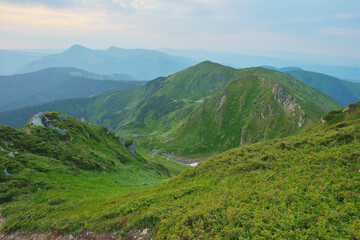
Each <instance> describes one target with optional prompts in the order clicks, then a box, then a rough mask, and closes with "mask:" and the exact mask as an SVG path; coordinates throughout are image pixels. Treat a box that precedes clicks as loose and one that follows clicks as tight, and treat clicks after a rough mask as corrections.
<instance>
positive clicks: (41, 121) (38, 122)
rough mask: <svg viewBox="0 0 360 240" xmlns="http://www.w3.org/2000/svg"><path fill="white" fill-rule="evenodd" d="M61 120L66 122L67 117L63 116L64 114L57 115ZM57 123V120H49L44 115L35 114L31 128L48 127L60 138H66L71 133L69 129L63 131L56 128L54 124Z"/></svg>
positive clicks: (31, 120)
mask: <svg viewBox="0 0 360 240" xmlns="http://www.w3.org/2000/svg"><path fill="white" fill-rule="evenodd" d="M57 116H58V117H59V118H60V119H61V120H66V119H67V117H66V116H64V115H62V114H58V115H57ZM55 121H56V119H53V120H51V119H49V118H47V117H46V116H45V115H44V113H38V114H35V115H34V117H32V118H31V119H30V121H29V124H28V125H29V126H30V127H33V126H39V127H47V128H50V129H52V130H55V131H56V132H57V133H58V134H59V136H61V137H64V136H66V135H67V134H68V133H69V129H61V128H59V127H55V126H54V125H53V124H54V122H55Z"/></svg>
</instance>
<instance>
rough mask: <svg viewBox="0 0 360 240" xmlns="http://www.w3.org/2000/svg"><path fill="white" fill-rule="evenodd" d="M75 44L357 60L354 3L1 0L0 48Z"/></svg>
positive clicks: (358, 16)
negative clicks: (279, 52) (343, 57)
mask: <svg viewBox="0 0 360 240" xmlns="http://www.w3.org/2000/svg"><path fill="white" fill-rule="evenodd" d="M75 43H77V44H81V45H84V46H86V47H90V48H99V49H105V48H107V47H109V46H112V45H113V46H117V47H123V48H150V49H159V48H176V49H198V48H201V49H207V50H215V51H235V52H242V51H243V50H246V51H255V50H256V51H290V52H302V53H313V54H323V55H331V56H347V57H355V58H360V0H0V49H8V48H9V49H13V48H21V49H25V48H67V47H70V46H71V45H73V44H75Z"/></svg>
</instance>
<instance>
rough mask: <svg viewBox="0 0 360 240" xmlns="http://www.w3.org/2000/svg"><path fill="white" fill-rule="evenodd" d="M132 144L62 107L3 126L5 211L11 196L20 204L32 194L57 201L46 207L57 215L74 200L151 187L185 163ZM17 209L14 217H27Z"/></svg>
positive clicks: (0, 154)
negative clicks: (16, 125)
mask: <svg viewBox="0 0 360 240" xmlns="http://www.w3.org/2000/svg"><path fill="white" fill-rule="evenodd" d="M123 144H124V145H123ZM125 145H126V146H127V147H126V146H125ZM132 147H133V146H132V144H131V142H129V143H124V142H123V140H122V139H120V138H119V137H116V136H115V135H114V134H113V133H112V132H111V131H109V130H108V129H107V128H105V127H102V126H90V125H89V124H87V123H84V122H81V121H80V120H77V119H74V118H72V117H68V116H65V115H62V114H60V113H43V114H38V115H36V116H35V117H34V118H32V119H31V120H30V121H29V122H28V124H27V125H26V126H25V128H24V129H22V130H17V129H13V128H11V127H6V126H0V171H1V172H0V208H1V212H2V213H3V214H6V212H7V211H8V210H10V209H8V210H6V208H7V205H6V204H4V203H6V202H12V203H13V204H14V205H13V206H18V207H19V208H21V206H23V207H25V205H26V204H27V203H26V202H28V200H30V199H31V200H30V201H33V204H35V205H36V204H38V203H41V202H42V203H44V204H45V205H47V206H53V207H54V208H53V210H54V212H53V213H51V211H50V212H49V211H45V212H43V213H46V215H48V216H50V215H52V216H53V217H54V219H56V216H57V215H58V212H57V211H56V209H59V208H61V209H62V210H64V211H66V209H68V210H70V211H71V209H73V207H74V205H76V206H83V205H85V204H90V203H91V204H95V203H96V202H97V201H99V199H106V198H107V199H111V198H113V197H119V196H121V195H123V194H126V193H129V192H133V191H135V190H139V189H144V188H148V187H149V186H151V185H153V184H155V183H159V182H160V181H163V180H165V179H168V178H169V177H171V176H174V175H176V174H178V173H179V172H180V171H181V170H183V169H185V168H186V167H185V166H182V165H179V164H176V163H172V162H168V161H166V160H162V159H160V158H148V159H147V160H145V159H144V158H143V157H142V156H140V155H139V154H138V153H136V152H134V149H133V148H132ZM1 204H3V205H1ZM3 207H4V208H3ZM10 208H11V205H10ZM18 213H19V215H18V216H13V217H15V218H18V217H19V218H26V214H22V211H19V212H18ZM40 215H43V214H40ZM11 218H12V217H9V218H8V219H9V223H10V222H11ZM62 218H63V219H66V218H67V216H62ZM69 224H70V222H69ZM12 227H15V225H13V226H12ZM28 227H29V229H31V224H30V225H28Z"/></svg>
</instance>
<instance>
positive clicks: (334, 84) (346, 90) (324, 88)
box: [287, 71, 360, 106]
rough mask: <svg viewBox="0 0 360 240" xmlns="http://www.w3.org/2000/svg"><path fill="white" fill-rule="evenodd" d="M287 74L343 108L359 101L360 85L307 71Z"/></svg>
mask: <svg viewBox="0 0 360 240" xmlns="http://www.w3.org/2000/svg"><path fill="white" fill-rule="evenodd" d="M287 74H289V75H290V76H293V77H295V78H296V79H299V80H300V81H302V82H304V83H306V84H308V85H310V86H312V87H314V88H316V89H318V90H319V91H321V92H323V93H325V94H327V95H328V96H329V97H331V98H332V99H334V100H335V101H337V102H338V103H340V104H341V105H343V106H346V105H349V104H351V103H355V102H357V101H359V100H360V83H352V82H347V81H344V80H341V79H338V78H335V77H332V76H329V75H325V74H321V73H316V72H309V71H289V72H287Z"/></svg>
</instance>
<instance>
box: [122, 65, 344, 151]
mask: <svg viewBox="0 0 360 240" xmlns="http://www.w3.org/2000/svg"><path fill="white" fill-rule="evenodd" d="M203 64H204V65H209V63H203ZM202 67H203V66H202ZM232 70H233V71H232V72H230V74H231V77H230V78H227V79H230V81H229V82H228V83H227V84H226V85H225V87H223V88H222V87H219V88H218V89H219V90H218V91H214V92H212V94H213V95H212V96H211V97H210V98H209V99H207V100H206V101H204V102H203V103H201V104H198V107H197V108H196V107H193V108H194V110H193V111H192V112H191V113H190V114H189V115H188V118H187V119H186V118H185V121H184V122H180V125H179V124H178V126H177V127H175V130H174V128H170V130H169V131H168V132H167V134H165V135H166V137H161V136H160V137H152V138H151V139H150V141H147V140H144V142H143V144H144V145H147V147H148V148H149V149H154V148H156V149H164V152H167V153H175V155H180V156H182V157H184V156H187V157H191V158H193V157H204V156H209V154H214V153H219V152H222V151H224V150H227V149H230V148H234V147H238V146H240V145H244V144H248V143H254V142H258V141H260V140H263V139H273V138H276V137H285V136H290V135H294V134H297V133H299V132H300V131H301V130H302V129H304V128H306V127H307V126H310V125H312V124H313V123H315V122H317V121H319V119H320V118H321V116H322V115H323V114H324V113H325V112H327V111H330V110H332V109H336V108H338V107H340V105H339V104H337V103H336V102H335V101H333V100H332V99H330V98H329V97H328V96H326V95H325V94H322V93H320V92H319V91H317V90H316V89H314V88H312V87H310V86H308V85H306V84H304V83H302V82H301V81H298V80H296V79H294V78H292V77H289V76H288V75H286V74H283V73H280V72H277V71H272V70H268V69H263V68H250V69H242V70H234V69H232ZM230 74H229V75H230ZM182 79H184V80H185V79H189V77H187V78H182ZM168 80H169V81H170V78H169V79H168ZM179 82H180V81H179ZM222 84H224V83H222V82H220V84H219V85H222ZM162 89H163V88H162ZM162 89H161V90H162ZM178 89H179V88H178ZM195 89H196V88H195ZM220 89H221V90H220ZM159 92H161V91H159ZM180 92H181V91H180ZM184 92H186V93H185V94H187V95H188V98H190V97H191V95H190V94H191V93H189V91H184ZM174 95H175V94H169V96H174ZM203 96H205V97H206V95H205V94H203ZM196 98H198V96H197V97H195V99H196ZM187 104H188V105H189V103H187ZM176 113H177V112H176ZM173 115H174V114H168V116H166V115H165V116H162V118H163V119H164V120H163V121H165V122H166V121H167V122H170V123H172V121H171V120H172V119H171V118H172V116H173ZM149 122H150V120H149ZM119 129H120V131H121V130H123V129H122V128H119ZM154 129H155V128H154ZM162 135H164V134H162Z"/></svg>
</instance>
